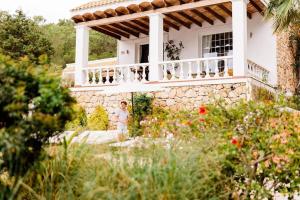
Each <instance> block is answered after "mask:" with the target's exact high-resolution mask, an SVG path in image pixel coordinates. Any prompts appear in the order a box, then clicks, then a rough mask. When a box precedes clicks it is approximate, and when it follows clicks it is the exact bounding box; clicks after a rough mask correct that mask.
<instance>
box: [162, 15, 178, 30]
mask: <svg viewBox="0 0 300 200" xmlns="http://www.w3.org/2000/svg"><path fill="white" fill-rule="evenodd" d="M164 23H165V24H167V25H168V26H169V27H172V28H174V29H175V30H177V31H179V30H180V27H179V26H177V25H176V24H174V23H173V22H171V21H170V20H168V19H167V18H164Z"/></svg>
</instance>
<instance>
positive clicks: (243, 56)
mask: <svg viewBox="0 0 300 200" xmlns="http://www.w3.org/2000/svg"><path fill="white" fill-rule="evenodd" d="M232 32H233V75H234V76H245V75H246V69H247V0H232Z"/></svg>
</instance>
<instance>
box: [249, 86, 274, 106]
mask: <svg viewBox="0 0 300 200" xmlns="http://www.w3.org/2000/svg"><path fill="white" fill-rule="evenodd" d="M252 93H253V99H254V100H256V101H262V102H266V103H267V102H270V101H275V100H276V98H275V94H273V93H272V92H270V91H268V90H267V89H264V88H261V87H253V90H252Z"/></svg>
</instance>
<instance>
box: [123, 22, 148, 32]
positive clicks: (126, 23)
mask: <svg viewBox="0 0 300 200" xmlns="http://www.w3.org/2000/svg"><path fill="white" fill-rule="evenodd" d="M120 23H121V24H122V25H124V26H127V27H129V28H131V29H134V30H137V31H139V32H141V33H143V34H145V35H149V30H145V29H142V28H140V27H139V26H136V25H133V24H131V23H129V22H120Z"/></svg>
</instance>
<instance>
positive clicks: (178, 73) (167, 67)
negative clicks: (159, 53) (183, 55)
mask: <svg viewBox="0 0 300 200" xmlns="http://www.w3.org/2000/svg"><path fill="white" fill-rule="evenodd" d="M231 60H232V56H223V57H212V58H196V59H186V60H172V61H164V62H161V63H159V66H160V67H161V68H162V69H163V77H162V80H163V81H169V80H192V79H205V78H219V77H228V76H232V73H230V72H229V69H231V71H232V66H228V63H230V62H228V61H231Z"/></svg>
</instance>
